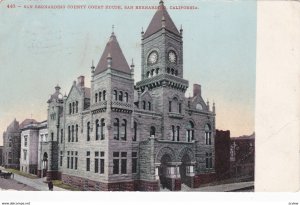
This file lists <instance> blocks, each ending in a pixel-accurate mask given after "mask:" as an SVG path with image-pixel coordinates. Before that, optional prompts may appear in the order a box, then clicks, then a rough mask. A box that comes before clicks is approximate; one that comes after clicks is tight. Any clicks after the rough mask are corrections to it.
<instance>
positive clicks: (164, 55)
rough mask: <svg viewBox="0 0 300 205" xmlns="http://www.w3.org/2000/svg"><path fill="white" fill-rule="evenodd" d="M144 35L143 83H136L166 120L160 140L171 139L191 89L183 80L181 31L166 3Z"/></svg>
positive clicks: (161, 6) (181, 116) (182, 115)
mask: <svg viewBox="0 0 300 205" xmlns="http://www.w3.org/2000/svg"><path fill="white" fill-rule="evenodd" d="M141 34H142V60H141V62H142V65H141V67H142V72H141V79H142V80H141V81H140V82H137V85H136V88H137V89H139V90H140V92H141V93H144V92H145V91H147V92H149V94H150V95H151V97H152V99H153V104H154V106H153V108H154V111H156V112H159V113H162V116H163V122H162V123H163V124H164V125H163V128H162V135H161V136H162V138H163V139H169V138H171V137H170V136H169V135H170V130H169V129H172V125H173V126H174V124H180V120H183V118H184V105H185V91H186V89H187V88H188V81H187V80H185V79H183V42H182V29H180V30H178V29H177V27H176V26H175V24H174V22H173V20H172V19H171V17H170V15H169V14H168V12H167V9H166V7H165V6H164V3H163V1H160V3H159V7H158V10H157V11H156V13H155V14H154V16H153V18H152V20H151V22H150V24H149V26H148V28H147V29H146V31H145V32H142V33H141ZM170 113H171V114H170ZM173 114H174V115H173ZM170 116H175V117H174V118H173V117H170ZM171 124H172V125H171ZM178 132H179V131H178ZM181 134H182V135H184V133H181Z"/></svg>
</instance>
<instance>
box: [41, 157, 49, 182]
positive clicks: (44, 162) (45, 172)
mask: <svg viewBox="0 0 300 205" xmlns="http://www.w3.org/2000/svg"><path fill="white" fill-rule="evenodd" d="M42 169H43V177H45V176H46V175H47V170H48V154H47V152H45V153H44V155H43V161H42Z"/></svg>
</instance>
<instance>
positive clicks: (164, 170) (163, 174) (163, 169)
mask: <svg viewBox="0 0 300 205" xmlns="http://www.w3.org/2000/svg"><path fill="white" fill-rule="evenodd" d="M171 161H172V159H171V157H170V155H168V154H164V155H163V156H162V157H161V160H160V163H161V164H160V167H159V181H160V184H161V186H162V188H163V189H164V188H168V189H170V187H169V186H168V180H167V176H168V175H169V173H168V171H169V170H168V163H170V162H171Z"/></svg>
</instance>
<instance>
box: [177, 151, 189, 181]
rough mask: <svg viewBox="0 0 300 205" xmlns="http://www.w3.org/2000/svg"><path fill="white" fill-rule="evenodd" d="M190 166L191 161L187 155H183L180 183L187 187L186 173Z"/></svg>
mask: <svg viewBox="0 0 300 205" xmlns="http://www.w3.org/2000/svg"><path fill="white" fill-rule="evenodd" d="M190 164H191V159H190V157H189V155H188V154H185V155H183V157H182V158H181V165H180V169H179V170H180V178H181V183H184V184H186V185H189V178H188V177H187V171H188V168H189V166H190Z"/></svg>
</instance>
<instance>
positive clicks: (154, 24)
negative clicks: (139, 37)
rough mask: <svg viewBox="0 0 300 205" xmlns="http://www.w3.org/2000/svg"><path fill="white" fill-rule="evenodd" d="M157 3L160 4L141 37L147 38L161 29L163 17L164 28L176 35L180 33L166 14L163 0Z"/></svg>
mask: <svg viewBox="0 0 300 205" xmlns="http://www.w3.org/2000/svg"><path fill="white" fill-rule="evenodd" d="M159 4H160V6H159V8H158V10H157V11H156V13H155V14H154V16H153V18H152V20H151V22H150V24H149V26H148V28H147V30H146V32H145V33H144V35H143V38H147V37H149V36H151V35H152V34H154V33H156V32H157V31H159V30H161V29H162V19H163V17H164V19H165V29H166V30H168V31H170V32H172V33H174V34H176V35H180V33H179V32H178V29H177V28H176V26H175V24H174V22H173V21H172V19H171V17H170V15H169V14H168V12H167V9H166V7H165V6H164V4H163V1H161V2H160V3H159Z"/></svg>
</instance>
